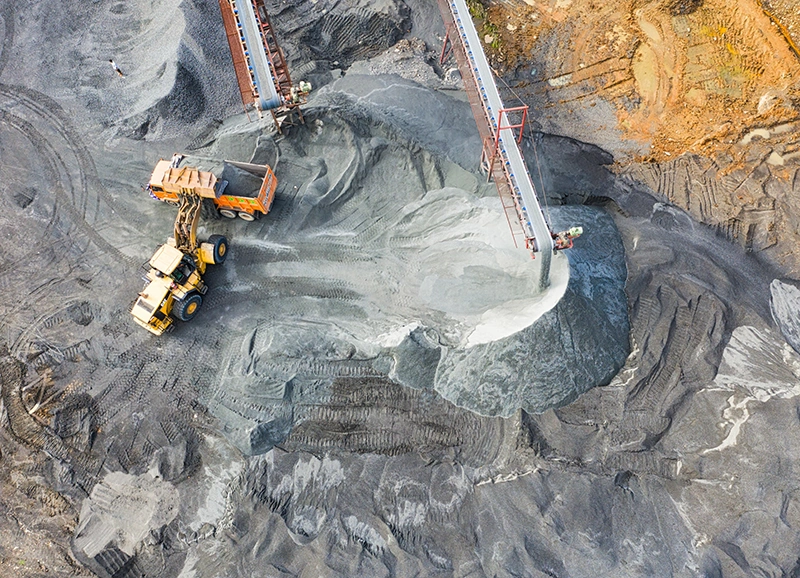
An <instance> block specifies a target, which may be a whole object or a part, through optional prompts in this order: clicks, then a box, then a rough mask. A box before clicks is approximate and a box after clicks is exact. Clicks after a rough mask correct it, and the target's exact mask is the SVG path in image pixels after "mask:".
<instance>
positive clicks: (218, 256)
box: [208, 235, 228, 265]
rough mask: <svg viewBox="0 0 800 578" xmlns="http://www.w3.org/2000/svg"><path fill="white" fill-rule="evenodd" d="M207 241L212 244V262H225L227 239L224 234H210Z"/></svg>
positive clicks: (216, 263)
mask: <svg viewBox="0 0 800 578" xmlns="http://www.w3.org/2000/svg"><path fill="white" fill-rule="evenodd" d="M208 242H209V243H211V244H212V245H214V264H215V265H219V264H221V263H224V262H225V259H226V258H227V257H228V239H227V237H225V236H224V235H211V236H210V237H209V238H208Z"/></svg>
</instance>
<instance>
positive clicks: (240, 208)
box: [147, 154, 278, 221]
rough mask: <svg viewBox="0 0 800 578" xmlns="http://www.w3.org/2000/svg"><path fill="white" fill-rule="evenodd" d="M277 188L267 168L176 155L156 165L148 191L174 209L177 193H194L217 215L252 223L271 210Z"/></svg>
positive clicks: (276, 182)
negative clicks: (171, 205) (238, 218)
mask: <svg viewBox="0 0 800 578" xmlns="http://www.w3.org/2000/svg"><path fill="white" fill-rule="evenodd" d="M217 175H219V176H217ZM277 186H278V180H277V179H276V178H275V174H274V173H273V172H272V169H271V168H269V167H268V166H267V165H256V164H252V163H240V162H235V161H223V162H222V163H221V164H219V163H214V162H213V161H209V160H206V159H190V158H188V157H186V156H184V155H181V154H176V155H174V156H173V157H172V159H171V160H165V159H161V160H160V161H158V163H156V167H155V169H153V174H152V175H151V176H150V182H149V183H148V186H147V191H148V192H149V193H150V196H151V197H153V198H154V199H158V200H160V201H164V202H165V203H171V204H175V205H177V204H178V193H179V192H183V193H194V194H196V195H198V196H200V197H203V199H204V200H205V202H206V208H209V207H210V208H211V210H212V211H214V212H215V213H216V214H218V215H222V216H223V217H228V218H230V219H234V218H236V217H237V216H238V217H240V218H241V219H244V220H245V221H253V220H255V219H257V218H259V217H260V216H261V215H266V214H267V213H268V212H269V210H270V209H271V208H272V201H273V200H274V199H275V189H276V188H277ZM209 203H210V204H209Z"/></svg>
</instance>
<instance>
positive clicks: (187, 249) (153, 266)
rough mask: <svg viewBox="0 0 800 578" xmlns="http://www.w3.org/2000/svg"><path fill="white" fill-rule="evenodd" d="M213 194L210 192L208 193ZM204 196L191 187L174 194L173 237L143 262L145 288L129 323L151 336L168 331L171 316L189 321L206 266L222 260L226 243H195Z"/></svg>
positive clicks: (216, 237)
mask: <svg viewBox="0 0 800 578" xmlns="http://www.w3.org/2000/svg"><path fill="white" fill-rule="evenodd" d="M212 194H213V193H212ZM203 198H204V196H203V195H202V194H198V192H197V190H196V189H195V188H189V187H185V188H183V190H182V191H181V192H180V193H178V202H179V209H178V216H177V218H176V219H175V231H174V235H173V236H172V237H170V238H169V239H168V240H167V242H166V244H164V245H161V246H160V247H159V248H158V249H157V250H156V252H155V254H154V255H153V256H152V257H151V258H150V260H149V261H148V263H147V269H148V270H147V274H146V275H145V277H144V280H145V283H146V285H145V287H144V289H143V290H142V292H141V293H139V297H138V298H137V299H136V301H134V303H133V306H132V307H131V315H133V320H134V321H135V322H136V323H138V324H139V325H141V326H142V327H144V328H145V329H147V330H148V331H150V332H151V333H154V334H155V335H161V334H163V333H164V332H165V331H168V330H170V329H172V327H173V325H172V324H173V321H174V319H173V318H175V317H177V318H178V319H180V320H181V321H189V320H191V319H192V318H193V317H194V316H195V315H196V314H197V311H198V310H199V308H200V306H201V305H202V304H203V295H205V294H206V291H207V290H208V287H207V286H206V284H205V283H204V282H203V274H204V273H205V272H206V265H215V264H219V263H222V262H224V261H225V257H227V254H228V240H227V239H226V238H225V237H224V236H222V235H211V237H209V239H208V241H207V242H206V243H198V242H197V235H196V233H197V221H198V220H199V218H200V209H201V207H202V200H203Z"/></svg>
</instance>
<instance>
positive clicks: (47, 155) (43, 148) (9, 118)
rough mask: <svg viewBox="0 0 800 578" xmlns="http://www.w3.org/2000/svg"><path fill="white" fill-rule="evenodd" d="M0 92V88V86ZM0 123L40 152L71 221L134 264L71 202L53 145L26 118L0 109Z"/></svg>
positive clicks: (120, 256) (95, 239) (112, 253)
mask: <svg viewBox="0 0 800 578" xmlns="http://www.w3.org/2000/svg"><path fill="white" fill-rule="evenodd" d="M0 92H2V89H1V88H0ZM0 123H5V124H7V125H9V126H10V127H11V128H13V129H15V130H16V131H18V132H19V133H20V134H22V135H23V136H24V137H25V138H27V139H28V140H29V141H30V142H31V143H32V144H33V145H34V146H35V147H36V149H37V150H38V151H39V152H40V153H42V161H43V162H44V165H45V171H46V173H47V177H48V180H49V181H50V182H52V183H53V192H54V193H55V195H56V196H57V197H59V198H60V199H61V200H62V203H63V204H62V208H61V210H62V211H64V212H66V213H67V215H68V216H69V217H70V218H71V223H72V224H73V225H74V226H75V227H77V228H78V229H80V230H81V232H82V233H84V234H85V235H86V236H87V237H88V238H90V239H91V240H92V241H93V242H94V243H95V245H97V246H98V248H100V249H102V250H104V252H106V253H108V254H109V255H111V256H113V257H114V258H115V259H117V260H120V261H122V262H124V263H127V264H129V265H132V264H134V259H133V258H131V257H128V256H127V255H125V254H124V253H122V252H121V251H119V249H117V248H116V247H114V246H113V245H112V244H111V243H109V242H108V241H106V239H105V238H104V237H103V236H102V235H100V234H99V233H97V231H95V229H94V228H93V227H92V226H91V225H90V224H89V223H88V222H87V221H86V220H85V218H84V216H83V215H82V214H81V213H80V212H79V210H78V209H77V208H76V207H75V206H74V204H73V203H72V199H70V198H69V195H68V194H67V192H66V190H65V188H64V183H63V180H62V179H61V178H60V177H59V171H58V168H57V166H58V165H61V166H63V159H62V157H61V155H60V154H59V153H58V151H57V150H56V149H55V147H53V145H52V144H51V143H50V141H48V140H47V139H46V138H44V137H43V136H42V134H41V133H40V132H39V131H38V130H37V129H36V128H34V126H33V125H32V124H31V123H29V122H28V121H27V120H25V119H23V118H21V117H18V116H16V115H13V114H11V113H9V112H7V111H5V110H2V109H0Z"/></svg>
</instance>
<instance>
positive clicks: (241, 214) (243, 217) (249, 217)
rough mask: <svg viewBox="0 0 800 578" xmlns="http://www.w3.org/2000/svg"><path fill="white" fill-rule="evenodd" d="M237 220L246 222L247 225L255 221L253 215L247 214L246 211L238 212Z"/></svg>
mask: <svg viewBox="0 0 800 578" xmlns="http://www.w3.org/2000/svg"><path fill="white" fill-rule="evenodd" d="M239 218H240V219H241V220H242V221H247V222H248V223H249V222H252V221H255V220H256V218H255V217H254V216H253V214H252V213H248V212H247V211H239Z"/></svg>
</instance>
